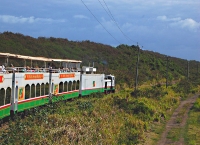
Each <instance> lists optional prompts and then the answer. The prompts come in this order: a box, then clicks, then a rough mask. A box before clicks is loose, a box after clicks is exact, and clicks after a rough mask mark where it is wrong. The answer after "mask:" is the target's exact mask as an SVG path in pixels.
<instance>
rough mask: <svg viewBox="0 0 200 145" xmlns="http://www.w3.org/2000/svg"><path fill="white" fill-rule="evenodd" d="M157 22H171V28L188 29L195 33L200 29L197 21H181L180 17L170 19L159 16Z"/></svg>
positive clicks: (188, 19) (199, 23) (189, 19)
mask: <svg viewBox="0 0 200 145" xmlns="http://www.w3.org/2000/svg"><path fill="white" fill-rule="evenodd" d="M157 20H160V21H165V22H169V23H170V26H176V27H180V28H187V29H189V30H193V31H196V30H198V29H200V22H196V21H195V20H193V19H191V18H187V19H181V18H180V17H177V18H168V17H167V16H158V17H157Z"/></svg>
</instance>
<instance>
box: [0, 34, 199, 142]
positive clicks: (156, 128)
mask: <svg viewBox="0 0 200 145" xmlns="http://www.w3.org/2000/svg"><path fill="white" fill-rule="evenodd" d="M137 50H138V46H134V45H133V46H127V45H119V46H117V47H116V48H113V47H111V46H108V45H103V44H98V43H94V42H90V41H82V42H73V41H69V40H67V39H61V38H53V37H50V38H44V37H39V38H37V39H35V38H32V37H29V36H24V35H22V34H14V33H11V32H4V33H1V34H0V52H6V53H17V54H21V55H31V56H43V57H51V58H66V59H77V60H82V61H83V63H82V65H88V64H89V62H90V63H91V62H95V67H97V70H98V73H103V72H105V73H111V74H114V75H115V76H116V81H117V82H116V93H115V94H109V95H106V96H104V95H103V94H92V95H90V96H88V97H80V98H77V99H75V100H72V101H69V100H68V101H66V102H64V101H60V102H58V103H53V104H48V105H46V106H43V107H39V108H33V109H30V110H28V111H25V112H24V114H26V115H24V114H21V116H15V118H14V121H13V120H10V121H9V122H7V123H5V124H3V126H2V127H1V130H0V144H33V143H34V144H145V143H146V144H147V143H148V144H155V142H156V141H157V140H158V139H159V137H160V134H161V132H162V131H163V126H164V124H165V123H166V121H167V120H168V119H169V117H170V115H171V114H172V112H173V110H174V109H175V108H176V107H177V105H178V104H179V102H180V100H181V99H185V98H186V97H188V94H190V93H196V92H198V91H200V87H199V88H198V86H200V79H199V77H198V76H199V71H198V69H197V68H198V65H199V62H197V61H189V64H190V70H189V76H188V75H187V74H188V73H187V60H183V59H178V58H174V57H170V58H169V62H168V63H169V68H168V79H169V80H168V81H169V86H168V87H167V88H166V87H165V81H166V79H165V78H166V75H167V74H166V56H165V55H162V54H159V53H155V52H151V51H146V50H140V63H139V87H138V89H137V90H135V91H133V85H134V83H135V82H134V76H135V72H136V71H135V68H136V60H137ZM111 54H112V55H111ZM116 58H117V59H116ZM9 61H10V63H13V64H14V65H18V64H17V63H18V62H16V61H14V60H9ZM2 62H4V60H2ZM27 63H28V62H27ZM199 106H200V105H199V101H197V103H195V105H194V112H198V111H199ZM183 111H184V110H183ZM190 114H192V113H190ZM180 115H181V114H180ZM195 117H197V116H195ZM197 118H199V117H197ZM178 121H179V120H177V122H178ZM188 124H189V123H188ZM189 125H190V124H189ZM189 125H188V132H190V131H189V129H190V126H189ZM198 125H199V124H196V126H198ZM198 127H199V126H198ZM176 132H180V130H178V129H175V130H174V131H173V132H171V134H169V135H168V137H169V138H172V139H174V140H175V141H176V140H177V136H176ZM193 133H194V132H193ZM188 136H190V134H188ZM195 141H198V140H195ZM195 141H193V140H192V141H190V142H191V143H193V142H195Z"/></svg>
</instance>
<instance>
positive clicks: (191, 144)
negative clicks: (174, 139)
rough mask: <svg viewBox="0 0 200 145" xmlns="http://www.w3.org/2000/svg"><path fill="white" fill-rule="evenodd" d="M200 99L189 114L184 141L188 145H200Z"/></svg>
mask: <svg viewBox="0 0 200 145" xmlns="http://www.w3.org/2000/svg"><path fill="white" fill-rule="evenodd" d="M199 106H200V98H198V99H197V101H196V103H195V104H194V107H193V108H192V110H191V111H190V112H189V118H188V121H187V125H186V127H185V134H184V139H185V141H186V144H188V145H198V144H200V110H199Z"/></svg>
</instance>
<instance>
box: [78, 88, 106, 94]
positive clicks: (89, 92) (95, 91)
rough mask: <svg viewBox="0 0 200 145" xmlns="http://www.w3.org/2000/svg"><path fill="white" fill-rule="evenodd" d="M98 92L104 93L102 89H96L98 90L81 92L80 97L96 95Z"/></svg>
mask: <svg viewBox="0 0 200 145" xmlns="http://www.w3.org/2000/svg"><path fill="white" fill-rule="evenodd" d="M98 92H101V93H102V92H104V88H98V89H88V90H82V94H81V95H82V96H85V95H89V94H92V93H98Z"/></svg>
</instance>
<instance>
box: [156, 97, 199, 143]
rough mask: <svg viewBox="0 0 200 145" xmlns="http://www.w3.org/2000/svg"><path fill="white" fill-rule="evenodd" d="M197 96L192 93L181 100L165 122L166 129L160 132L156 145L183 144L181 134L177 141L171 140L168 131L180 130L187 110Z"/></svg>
mask: <svg viewBox="0 0 200 145" xmlns="http://www.w3.org/2000/svg"><path fill="white" fill-rule="evenodd" d="M197 98H198V95H194V96H192V97H190V98H188V99H186V100H184V101H181V103H180V105H179V106H178V108H177V109H176V110H175V111H174V113H173V115H172V116H171V118H170V120H169V121H168V122H167V124H166V129H165V131H164V132H163V133H162V135H161V139H160V140H159V141H158V143H157V145H184V138H183V137H182V136H181V135H180V138H179V140H178V141H173V140H172V139H171V138H170V137H169V135H168V134H169V132H172V130H175V129H176V130H181V129H183V128H184V126H185V124H186V121H187V118H188V112H189V110H190V109H191V107H192V106H193V104H194V102H195V101H196V99H197ZM175 133H176V132H175Z"/></svg>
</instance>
